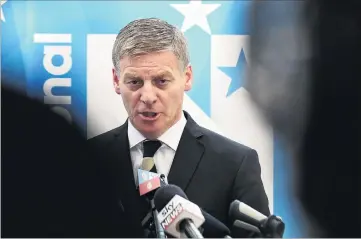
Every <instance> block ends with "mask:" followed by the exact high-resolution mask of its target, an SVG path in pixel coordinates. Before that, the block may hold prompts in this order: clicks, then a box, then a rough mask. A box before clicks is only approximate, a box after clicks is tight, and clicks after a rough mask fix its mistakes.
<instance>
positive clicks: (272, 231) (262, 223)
mask: <svg viewBox="0 0 361 239" xmlns="http://www.w3.org/2000/svg"><path fill="white" fill-rule="evenodd" d="M229 216H230V218H231V219H232V220H239V221H242V222H245V223H246V224H250V225H253V226H255V227H257V228H258V229H259V231H260V232H261V234H262V236H263V237H268V238H281V237H283V233H284V231H285V224H284V222H283V221H282V219H281V218H280V217H277V216H275V215H271V216H269V217H267V216H265V215H263V214H262V213H260V212H258V211H257V210H255V209H253V208H252V207H250V206H248V205H247V204H245V203H243V202H240V201H238V200H234V201H233V202H232V203H231V206H230V208H229ZM238 224H239V223H238Z"/></svg>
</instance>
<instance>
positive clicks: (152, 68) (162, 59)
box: [119, 51, 179, 75]
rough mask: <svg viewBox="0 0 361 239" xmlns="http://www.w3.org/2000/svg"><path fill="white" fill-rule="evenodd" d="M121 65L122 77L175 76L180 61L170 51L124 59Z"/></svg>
mask: <svg viewBox="0 0 361 239" xmlns="http://www.w3.org/2000/svg"><path fill="white" fill-rule="evenodd" d="M119 64H120V65H119V68H120V72H121V74H122V75H124V74H127V75H129V74H130V75H144V74H146V75H158V74H172V75H174V74H175V73H177V72H178V69H179V68H178V66H179V64H178V59H177V57H176V56H175V55H174V53H173V52H170V51H166V52H156V53H149V54H143V55H138V56H134V57H124V58H123V59H121V60H120V62H119Z"/></svg>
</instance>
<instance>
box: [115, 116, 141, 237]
mask: <svg viewBox="0 0 361 239" xmlns="http://www.w3.org/2000/svg"><path fill="white" fill-rule="evenodd" d="M127 129H128V124H127V122H126V123H125V124H123V125H122V126H120V127H119V129H118V130H117V131H116V133H115V134H114V141H113V142H112V144H113V145H112V146H111V149H110V150H111V152H110V153H111V155H114V156H115V162H114V164H113V165H115V167H114V168H112V169H111V171H112V172H113V175H115V181H116V184H115V185H118V186H117V187H119V190H120V189H121V190H120V192H119V193H120V199H121V204H122V206H123V209H124V212H125V213H126V215H127V217H128V220H129V221H132V223H133V227H135V228H136V231H137V232H139V233H141V232H142V228H141V225H140V217H141V216H142V215H141V210H140V209H141V206H142V205H143V204H144V203H143V202H141V201H140V196H139V192H138V190H137V189H136V186H135V181H134V175H133V166H132V162H131V158H130V150H129V140H128V130H127ZM142 203H143V204H142ZM138 216H139V217H138ZM139 235H142V234H139Z"/></svg>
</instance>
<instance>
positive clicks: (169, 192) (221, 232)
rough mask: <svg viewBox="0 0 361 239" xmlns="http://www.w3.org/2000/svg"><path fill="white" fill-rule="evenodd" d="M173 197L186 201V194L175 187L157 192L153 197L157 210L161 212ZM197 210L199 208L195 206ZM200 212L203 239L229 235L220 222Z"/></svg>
mask: <svg viewBox="0 0 361 239" xmlns="http://www.w3.org/2000/svg"><path fill="white" fill-rule="evenodd" d="M175 195H179V196H181V197H183V198H184V199H187V201H188V198H187V196H186V194H185V193H184V192H183V190H182V189H181V188H179V187H178V186H176V185H171V184H170V185H166V186H164V187H162V188H160V189H159V190H157V192H156V193H155V195H154V202H155V204H156V208H157V210H158V211H160V210H162V209H163V208H164V207H165V206H166V205H167V204H168V202H170V201H171V200H172V198H173V197H174V196H175ZM197 208H199V207H198V206H197ZM200 210H201V213H202V215H203V217H204V218H205V221H204V223H203V225H202V228H203V236H204V237H205V238H221V237H227V236H228V235H230V230H229V229H228V227H226V226H225V225H224V224H223V223H222V222H220V221H219V220H217V219H216V218H215V217H213V216H212V215H210V214H208V213H207V212H205V211H203V210H202V209H200Z"/></svg>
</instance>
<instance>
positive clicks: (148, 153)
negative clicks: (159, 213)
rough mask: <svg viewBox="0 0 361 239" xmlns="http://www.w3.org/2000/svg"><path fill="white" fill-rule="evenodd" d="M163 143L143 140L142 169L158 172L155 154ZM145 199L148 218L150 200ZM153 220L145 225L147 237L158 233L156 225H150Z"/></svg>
mask: <svg viewBox="0 0 361 239" xmlns="http://www.w3.org/2000/svg"><path fill="white" fill-rule="evenodd" d="M161 145H162V143H161V142H160V141H159V140H145V141H143V162H142V169H143V170H146V171H150V172H153V173H157V169H156V166H155V163H154V159H153V157H154V154H155V152H157V150H158V149H159V148H160V146H161ZM144 199H145V201H147V203H146V205H147V206H148V207H146V208H144V211H143V213H142V214H143V215H144V216H145V217H144V218H147V217H146V215H147V214H148V212H149V205H150V204H149V201H148V199H147V198H144ZM148 216H151V217H152V216H153V215H148ZM143 220H145V219H143ZM152 221H153V220H150V221H148V223H146V224H145V225H144V226H145V227H144V237H145V238H155V237H156V234H154V225H152V226H150V224H149V223H151V224H152ZM148 227H150V228H151V230H148Z"/></svg>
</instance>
